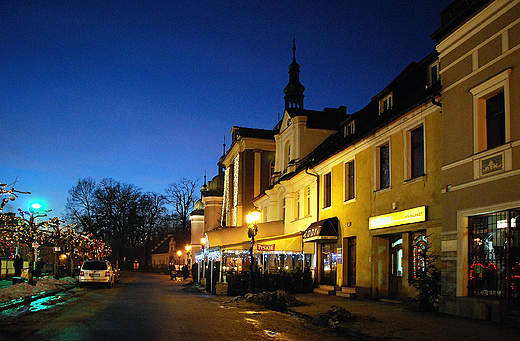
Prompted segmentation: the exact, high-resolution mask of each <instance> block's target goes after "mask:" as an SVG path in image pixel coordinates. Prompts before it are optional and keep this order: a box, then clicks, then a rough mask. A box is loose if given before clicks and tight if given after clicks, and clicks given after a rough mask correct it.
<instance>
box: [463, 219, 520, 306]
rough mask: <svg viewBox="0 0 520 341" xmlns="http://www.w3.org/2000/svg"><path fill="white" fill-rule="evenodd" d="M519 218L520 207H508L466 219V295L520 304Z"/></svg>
mask: <svg viewBox="0 0 520 341" xmlns="http://www.w3.org/2000/svg"><path fill="white" fill-rule="evenodd" d="M519 217H520V210H508V211H502V212H496V213H490V214H485V215H479V216H473V217H469V218H468V248H469V250H468V262H469V264H468V269H469V274H468V276H469V280H468V289H469V290H468V295H469V296H472V297H502V298H504V297H510V298H511V299H512V302H516V305H519V304H520V302H519V301H518V300H519V299H518V297H519V294H520V288H519V284H520V243H519V238H520V230H519V229H518V228H519V227H518V224H519V223H520V219H519ZM508 273H510V276H509V277H508Z"/></svg>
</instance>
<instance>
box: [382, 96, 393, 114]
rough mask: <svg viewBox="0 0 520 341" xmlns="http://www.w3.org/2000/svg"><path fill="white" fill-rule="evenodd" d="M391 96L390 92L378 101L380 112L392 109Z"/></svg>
mask: <svg viewBox="0 0 520 341" xmlns="http://www.w3.org/2000/svg"><path fill="white" fill-rule="evenodd" d="M392 97H393V96H392V94H390V95H388V96H386V97H384V98H383V99H382V100H380V101H379V113H380V114H382V113H384V112H386V111H388V110H391V109H392V106H393V103H392V102H393V100H392Z"/></svg>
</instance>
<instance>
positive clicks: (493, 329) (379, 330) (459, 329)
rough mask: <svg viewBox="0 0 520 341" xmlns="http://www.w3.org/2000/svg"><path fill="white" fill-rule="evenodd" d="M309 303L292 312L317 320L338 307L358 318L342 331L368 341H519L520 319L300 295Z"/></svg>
mask: <svg viewBox="0 0 520 341" xmlns="http://www.w3.org/2000/svg"><path fill="white" fill-rule="evenodd" d="M295 297H296V298H297V299H298V300H299V301H301V302H303V303H306V305H304V306H300V307H291V308H290V312H292V313H295V314H297V315H301V316H305V317H310V318H314V317H316V316H318V315H320V314H323V313H325V312H327V311H329V310H330V309H331V306H337V307H341V308H344V309H346V310H348V311H350V312H351V313H352V314H353V315H354V317H355V319H353V320H352V321H350V322H346V323H342V324H341V325H340V327H341V329H346V330H348V331H353V335H357V336H361V337H363V336H367V337H366V338H367V339H371V338H376V339H399V340H414V341H416V340H487V341H489V340H519V339H520V320H516V321H515V320H510V321H508V322H504V323H494V322H488V321H480V320H473V319H467V318H460V317H456V316H452V315H445V314H441V313H434V312H433V313H432V312H428V313H427V312H415V311H411V310H410V309H408V308H407V307H405V306H403V305H402V304H401V303H400V302H399V303H397V302H389V301H367V300H360V299H350V298H344V297H338V296H333V295H331V296H328V295H321V294H316V293H309V294H297V295H295Z"/></svg>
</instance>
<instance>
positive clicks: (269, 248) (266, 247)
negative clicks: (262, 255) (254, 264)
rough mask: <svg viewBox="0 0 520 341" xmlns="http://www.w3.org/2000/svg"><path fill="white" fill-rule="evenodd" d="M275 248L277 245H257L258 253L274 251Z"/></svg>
mask: <svg viewBox="0 0 520 341" xmlns="http://www.w3.org/2000/svg"><path fill="white" fill-rule="evenodd" d="M274 246H275V244H270V245H266V244H256V250H257V251H260V252H262V251H274Z"/></svg>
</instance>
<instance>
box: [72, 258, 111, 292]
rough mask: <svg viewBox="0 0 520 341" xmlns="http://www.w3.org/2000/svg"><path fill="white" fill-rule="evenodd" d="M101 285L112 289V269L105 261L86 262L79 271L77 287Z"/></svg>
mask: <svg viewBox="0 0 520 341" xmlns="http://www.w3.org/2000/svg"><path fill="white" fill-rule="evenodd" d="M91 283H103V284H105V285H106V286H108V287H109V288H112V286H114V284H115V283H116V278H115V274H114V269H113V268H112V264H110V262H109V261H107V260H87V261H85V262H84V263H83V265H81V268H80V270H79V286H80V287H83V286H85V285H86V284H91Z"/></svg>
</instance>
